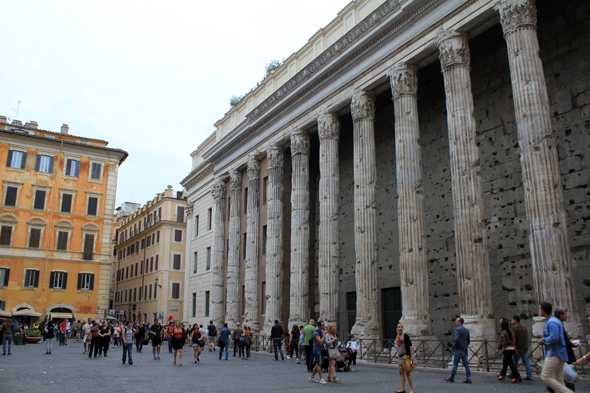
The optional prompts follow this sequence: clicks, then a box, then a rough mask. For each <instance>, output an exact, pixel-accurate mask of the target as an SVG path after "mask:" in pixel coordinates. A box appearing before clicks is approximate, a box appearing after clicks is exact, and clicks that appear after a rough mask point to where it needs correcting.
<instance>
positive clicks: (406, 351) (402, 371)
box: [395, 323, 414, 393]
mask: <svg viewBox="0 0 590 393" xmlns="http://www.w3.org/2000/svg"><path fill="white" fill-rule="evenodd" d="M396 330H397V337H396V339H395V348H396V350H397V368H398V371H399V377H400V381H401V385H402V387H401V389H400V390H398V391H397V392H398V393H405V392H406V380H408V385H410V393H414V380H413V379H412V374H411V371H408V369H407V368H406V357H407V356H409V357H410V360H412V361H413V360H414V347H412V340H411V339H410V336H408V335H407V334H406V333H404V325H403V324H401V323H398V325H397V329H396Z"/></svg>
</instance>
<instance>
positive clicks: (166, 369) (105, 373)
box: [0, 341, 589, 393]
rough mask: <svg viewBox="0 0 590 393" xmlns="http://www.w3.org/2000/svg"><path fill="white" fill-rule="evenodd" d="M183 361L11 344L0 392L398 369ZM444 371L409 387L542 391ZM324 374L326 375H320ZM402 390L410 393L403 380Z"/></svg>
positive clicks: (284, 386) (287, 381)
mask: <svg viewBox="0 0 590 393" xmlns="http://www.w3.org/2000/svg"><path fill="white" fill-rule="evenodd" d="M185 349H186V350H185V355H184V357H183V366H182V367H180V366H174V365H173V364H172V359H173V356H172V354H170V353H168V351H167V348H165V349H164V348H162V352H161V354H160V357H161V360H160V361H154V360H153V356H152V351H151V345H150V346H147V347H144V349H143V352H142V353H136V352H135V348H133V365H132V366H129V365H127V364H126V365H122V364H121V354H122V349H121V348H112V347H111V348H110V350H109V352H108V356H107V357H106V358H105V357H102V356H101V357H99V358H92V359H89V358H88V356H87V355H83V354H82V352H83V345H82V343H75V342H73V341H70V342H69V345H67V346H62V347H60V346H58V345H54V347H53V354H52V355H50V356H49V355H45V345H44V344H42V343H39V344H27V345H25V346H13V347H12V355H11V356H0V392H1V393H4V392H10V393H16V392H50V391H59V392H60V393H69V392H89V391H97V390H100V391H105V392H109V391H116V392H158V391H170V390H174V391H181V392H238V391H239V392H302V391H309V392H316V391H317V392H320V391H321V392H337V391H340V392H353V391H354V392H367V391H370V392H396V391H397V390H399V388H400V385H399V375H398V372H397V369H394V368H393V367H391V366H385V365H374V364H367V363H360V362H359V364H358V365H357V368H356V369H357V371H356V372H346V373H345V372H341V373H338V377H339V378H340V379H341V381H340V382H339V383H336V384H334V383H329V384H327V385H320V384H317V383H312V382H310V381H309V380H308V377H309V374H308V373H307V372H306V369H305V365H304V364H295V361H294V360H287V359H285V360H284V361H281V360H279V361H278V362H275V361H273V360H272V357H271V356H270V355H269V354H267V353H256V352H254V353H252V357H251V358H250V359H249V360H241V359H239V358H237V357H235V358H234V357H233V356H232V353H231V352H230V358H229V361H225V360H219V359H218V358H217V355H218V352H209V351H208V350H207V349H205V351H204V352H203V354H202V355H201V362H200V363H198V364H195V363H193V362H194V360H193V355H192V348H189V347H188V346H185ZM448 372H449V371H448V370H436V369H420V368H418V369H416V370H415V371H414V372H413V373H412V375H413V378H414V383H415V391H416V392H417V393H420V392H437V393H439V392H440V393H446V392H449V393H451V392H452V393H462V392H474V391H477V392H479V393H483V392H490V393H492V392H498V393H503V392H519V393H521V392H545V391H546V390H545V388H544V385H543V383H542V382H541V380H540V378H539V377H535V380H534V381H525V382H524V383H522V384H519V385H516V386H515V385H511V384H510V383H509V382H507V381H504V382H502V383H500V382H497V381H496V378H495V375H494V374H493V373H479V372H474V373H473V377H472V379H473V384H472V385H466V384H463V383H460V382H462V381H463V379H464V377H465V373H464V372H463V371H462V370H460V371H459V373H458V374H457V376H456V382H455V383H454V384H450V383H446V382H444V381H443V378H445V377H447V376H448ZM324 377H325V376H324ZM588 384H589V381H587V380H583V381H581V382H579V384H578V391H580V392H586V391H588ZM406 389H407V390H406V391H407V392H409V389H408V386H407V385H406Z"/></svg>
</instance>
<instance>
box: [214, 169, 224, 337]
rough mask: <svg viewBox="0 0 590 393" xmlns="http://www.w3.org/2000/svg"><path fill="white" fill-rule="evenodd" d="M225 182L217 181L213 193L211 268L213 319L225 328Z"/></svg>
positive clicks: (216, 323)
mask: <svg viewBox="0 0 590 393" xmlns="http://www.w3.org/2000/svg"><path fill="white" fill-rule="evenodd" d="M225 188H226V185H225V182H223V181H222V180H220V179H217V180H215V182H214V183H213V187H212V188H211V193H212V194H213V199H214V201H215V202H214V203H215V204H214V207H215V212H214V223H213V261H212V266H211V319H212V320H213V323H214V324H215V325H216V326H223V321H224V320H225V310H224V307H223V263H224V260H223V259H224V255H223V254H224V250H225V247H224V246H225Z"/></svg>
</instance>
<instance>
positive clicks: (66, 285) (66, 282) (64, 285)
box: [62, 273, 68, 289]
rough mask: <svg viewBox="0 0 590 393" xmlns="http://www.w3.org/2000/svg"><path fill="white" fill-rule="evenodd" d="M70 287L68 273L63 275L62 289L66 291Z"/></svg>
mask: <svg viewBox="0 0 590 393" xmlns="http://www.w3.org/2000/svg"><path fill="white" fill-rule="evenodd" d="M67 287H68V273H63V286H62V289H66V288H67Z"/></svg>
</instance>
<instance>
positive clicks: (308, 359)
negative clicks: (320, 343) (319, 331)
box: [303, 319, 315, 373]
mask: <svg viewBox="0 0 590 393" xmlns="http://www.w3.org/2000/svg"><path fill="white" fill-rule="evenodd" d="M314 331H315V321H314V320H313V319H310V320H309V324H307V325H306V326H305V327H304V328H303V345H304V347H305V364H306V365H307V372H310V373H311V372H313V332H314Z"/></svg>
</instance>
